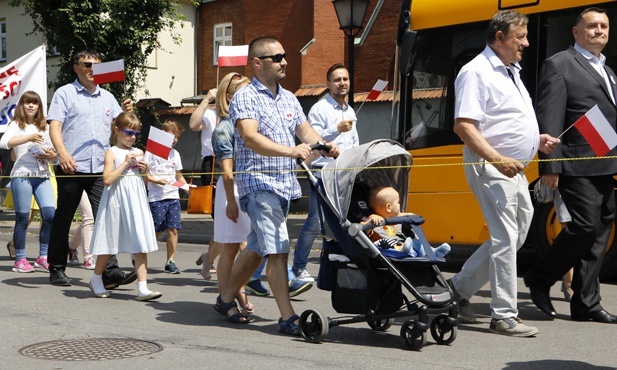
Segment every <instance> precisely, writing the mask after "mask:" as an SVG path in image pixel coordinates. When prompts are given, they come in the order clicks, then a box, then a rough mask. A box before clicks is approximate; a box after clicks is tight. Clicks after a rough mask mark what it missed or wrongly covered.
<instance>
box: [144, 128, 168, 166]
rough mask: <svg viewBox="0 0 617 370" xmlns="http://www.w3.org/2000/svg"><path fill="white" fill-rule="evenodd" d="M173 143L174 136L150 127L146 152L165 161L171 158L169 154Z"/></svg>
mask: <svg viewBox="0 0 617 370" xmlns="http://www.w3.org/2000/svg"><path fill="white" fill-rule="evenodd" d="M173 142H174V135H172V134H170V133H168V132H165V131H163V130H161V129H158V128H156V127H154V126H150V133H149V134H148V142H147V143H146V151H147V152H150V153H152V154H154V155H156V156H158V157H161V158H163V159H167V158H169V152H170V151H171V145H172V144H173Z"/></svg>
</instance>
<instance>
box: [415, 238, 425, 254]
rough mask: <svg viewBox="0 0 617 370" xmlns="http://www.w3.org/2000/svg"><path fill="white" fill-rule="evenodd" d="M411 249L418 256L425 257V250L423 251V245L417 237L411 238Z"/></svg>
mask: <svg viewBox="0 0 617 370" xmlns="http://www.w3.org/2000/svg"><path fill="white" fill-rule="evenodd" d="M413 250H414V252H415V253H416V256H418V257H426V252H425V251H424V246H423V245H422V242H421V241H420V240H419V239H413Z"/></svg>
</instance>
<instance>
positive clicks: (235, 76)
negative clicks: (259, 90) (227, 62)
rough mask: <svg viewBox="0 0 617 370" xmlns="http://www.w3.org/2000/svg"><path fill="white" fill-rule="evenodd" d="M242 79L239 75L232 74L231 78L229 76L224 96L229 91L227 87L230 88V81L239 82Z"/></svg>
mask: <svg viewBox="0 0 617 370" xmlns="http://www.w3.org/2000/svg"><path fill="white" fill-rule="evenodd" d="M241 79H242V75H241V74H239V73H234V75H233V76H231V78H230V79H229V83H228V84H227V88H226V89H225V94H227V91H228V90H229V87H230V86H231V81H233V80H241Z"/></svg>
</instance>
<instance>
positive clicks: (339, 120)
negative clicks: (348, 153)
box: [292, 64, 360, 283]
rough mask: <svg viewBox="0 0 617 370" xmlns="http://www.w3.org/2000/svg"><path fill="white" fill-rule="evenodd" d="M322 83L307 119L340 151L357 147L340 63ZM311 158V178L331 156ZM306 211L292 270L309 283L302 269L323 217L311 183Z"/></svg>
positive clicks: (345, 73) (346, 82)
mask: <svg viewBox="0 0 617 370" xmlns="http://www.w3.org/2000/svg"><path fill="white" fill-rule="evenodd" d="M326 86H327V88H328V94H327V95H326V96H325V97H324V98H323V99H321V100H319V101H318V102H317V103H315V104H314V105H313V107H311V110H310V112H309V115H308V120H309V123H310V124H311V126H313V128H314V129H315V131H317V133H318V134H320V135H321V137H323V139H324V140H326V141H332V142H334V143H336V145H338V147H339V150H340V151H341V153H342V152H344V151H345V150H347V149H349V148H353V147H355V146H358V145H359V144H360V143H359V139H358V131H357V130H356V126H355V125H354V123H355V121H356V113H355V112H354V110H353V108H352V107H350V106H349V104H347V94H348V93H349V72H348V71H347V68H345V66H344V65H342V64H334V65H333V66H332V67H330V68H329V69H328V72H327V73H326ZM315 157H316V159H315V160H313V161H312V163H311V167H312V168H313V169H314V171H313V174H314V175H315V177H321V173H320V171H321V168H322V167H323V166H324V165H325V164H326V163H328V162H331V161H333V160H334V159H333V158H328V157H322V156H321V155H319V154H318V153H317V155H316V156H315V155H313V156H311V157H310V158H309V160H308V161H307V162H309V163H310V161H311V160H312V159H313V158H315ZM309 191H310V193H309V212H308V216H307V218H306V221H304V225H302V229H301V230H300V234H299V235H298V242H297V244H296V248H295V251H294V259H293V267H292V271H293V273H294V274H295V275H296V279H298V280H301V281H305V282H310V283H313V282H314V281H315V279H313V277H312V276H311V275H310V274H309V273H308V272H307V271H306V264H307V262H308V257H309V254H310V253H311V247H312V246H313V242H314V241H315V238H316V237H317V235H318V234H319V232H320V229H321V227H320V226H321V222H320V220H323V217H321V216H320V215H319V214H318V211H319V205H318V203H317V193H316V192H315V189H314V188H313V187H312V186H309Z"/></svg>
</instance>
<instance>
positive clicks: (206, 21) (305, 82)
mask: <svg viewBox="0 0 617 370" xmlns="http://www.w3.org/2000/svg"><path fill="white" fill-rule="evenodd" d="M399 10H400V2H399V1H395V0H371V2H370V3H369V8H368V11H367V14H366V17H365V23H364V24H365V28H364V30H362V32H361V33H360V34H359V35H358V37H357V39H356V47H355V69H354V70H355V79H354V80H355V91H356V92H363V91H364V92H366V91H369V90H370V89H371V87H372V86H373V84H374V83H375V81H377V79H385V80H389V81H393V79H392V77H393V70H394V54H395V48H396V45H395V41H396V26H397V23H398V14H399ZM198 17H199V26H198V36H197V39H198V47H197V55H198V56H197V60H198V62H197V64H198V83H197V90H198V92H200V93H201V92H205V91H207V90H209V89H211V88H212V87H215V85H216V81H217V66H216V58H215V53H216V52H215V45H218V44H219V43H222V44H223V45H245V44H248V43H249V42H250V41H251V40H252V39H253V38H255V37H257V36H261V35H272V36H275V37H277V38H278V39H279V40H281V43H282V44H283V47H284V48H285V52H286V54H287V58H286V59H287V62H288V64H289V67H288V69H287V77H286V78H285V79H284V80H283V81H281V83H282V85H283V86H284V87H285V88H286V89H288V90H290V91H293V92H296V91H298V90H299V89H300V88H301V87H303V86H312V85H318V84H324V83H325V72H326V70H327V69H328V67H330V66H331V65H332V64H334V63H341V62H344V63H345V64H348V52H347V46H346V45H347V42H346V38H345V35H344V33H343V31H341V30H340V29H339V24H338V20H337V17H336V13H335V11H334V6H333V5H332V1H331V0H301V1H289V0H258V1H255V0H225V1H222V0H218V1H216V0H215V1H212V0H210V1H208V0H202V4H201V5H200V7H199V16H198ZM217 33H218V35H217ZM229 72H239V73H243V74H246V75H250V74H251V69H250V67H249V66H246V67H223V68H221V70H220V71H218V76H219V79H220V78H221V77H222V76H224V75H225V74H226V73H229ZM390 87H391V86H390ZM390 87H388V88H390Z"/></svg>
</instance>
